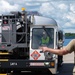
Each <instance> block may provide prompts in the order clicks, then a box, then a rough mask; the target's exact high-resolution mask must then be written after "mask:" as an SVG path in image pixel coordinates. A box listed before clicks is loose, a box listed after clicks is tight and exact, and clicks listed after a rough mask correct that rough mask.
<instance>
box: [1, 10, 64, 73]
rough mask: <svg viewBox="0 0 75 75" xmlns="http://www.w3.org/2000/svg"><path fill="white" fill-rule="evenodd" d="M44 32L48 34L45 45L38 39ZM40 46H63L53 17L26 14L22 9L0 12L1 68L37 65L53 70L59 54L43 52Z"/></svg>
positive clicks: (61, 34) (31, 67)
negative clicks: (47, 42)
mask: <svg viewBox="0 0 75 75" xmlns="http://www.w3.org/2000/svg"><path fill="white" fill-rule="evenodd" d="M43 32H45V33H46V34H47V36H48V37H49V38H50V41H49V44H48V45H46V44H45V45H42V44H41V42H40V41H41V37H42V33H43ZM40 46H48V47H50V48H54V49H55V48H60V47H63V31H62V30H61V29H60V28H59V26H58V25H57V23H56V21H55V20H54V19H52V18H47V17H43V16H39V15H35V14H30V15H29V14H28V13H27V12H26V11H25V10H24V9H23V10H22V12H11V13H10V14H6V15H0V72H11V71H22V70H33V69H35V68H39V69H41V70H42V69H49V70H50V71H51V72H52V73H53V74H56V73H57V67H58V64H61V63H62V62H60V61H59V60H61V61H62V58H61V59H59V60H58V58H59V57H62V56H57V55H55V54H52V53H49V52H43V51H42V50H40V49H39V47H40Z"/></svg>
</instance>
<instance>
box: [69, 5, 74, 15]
mask: <svg viewBox="0 0 75 75" xmlns="http://www.w3.org/2000/svg"><path fill="white" fill-rule="evenodd" d="M70 10H71V12H72V13H74V14H75V4H70Z"/></svg>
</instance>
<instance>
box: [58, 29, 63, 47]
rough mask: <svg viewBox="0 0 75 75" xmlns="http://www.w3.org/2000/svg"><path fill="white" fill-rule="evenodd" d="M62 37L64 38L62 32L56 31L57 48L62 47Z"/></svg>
mask: <svg viewBox="0 0 75 75" xmlns="http://www.w3.org/2000/svg"><path fill="white" fill-rule="evenodd" d="M63 37H64V35H63V31H61V30H60V31H58V46H59V47H62V46H63V42H64V41H63V40H64V39H63Z"/></svg>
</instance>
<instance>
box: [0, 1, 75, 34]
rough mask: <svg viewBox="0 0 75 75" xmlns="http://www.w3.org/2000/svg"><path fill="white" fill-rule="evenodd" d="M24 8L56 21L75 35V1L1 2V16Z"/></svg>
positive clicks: (65, 30) (66, 30)
mask: <svg viewBox="0 0 75 75" xmlns="http://www.w3.org/2000/svg"><path fill="white" fill-rule="evenodd" d="M22 7H25V8H26V11H38V12H39V13H41V14H42V15H43V16H47V17H51V18H53V19H55V20H56V22H57V24H58V25H60V26H61V28H62V29H63V30H64V32H68V33H69V32H70V33H75V0H0V14H5V13H9V12H10V11H21V8H22Z"/></svg>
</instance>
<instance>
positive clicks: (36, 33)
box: [31, 28, 54, 49]
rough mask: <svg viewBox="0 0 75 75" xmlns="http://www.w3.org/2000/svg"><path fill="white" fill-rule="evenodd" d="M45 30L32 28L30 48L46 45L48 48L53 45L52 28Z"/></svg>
mask: <svg viewBox="0 0 75 75" xmlns="http://www.w3.org/2000/svg"><path fill="white" fill-rule="evenodd" d="M45 30H46V31H45ZM45 30H44V29H43V28H33V30H32V43H31V45H32V46H31V47H32V49H38V48H39V47H40V46H47V47H50V48H53V47H54V29H53V28H45ZM47 33H48V34H49V35H50V36H49V35H48V34H47Z"/></svg>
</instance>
